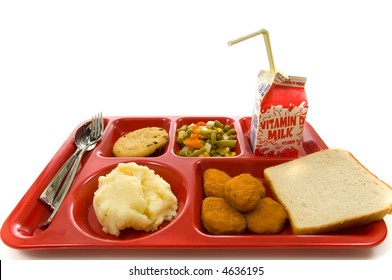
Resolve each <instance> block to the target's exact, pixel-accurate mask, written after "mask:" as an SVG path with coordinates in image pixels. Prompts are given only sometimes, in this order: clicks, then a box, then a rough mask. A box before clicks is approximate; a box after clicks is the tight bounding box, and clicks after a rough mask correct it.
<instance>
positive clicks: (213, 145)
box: [176, 120, 237, 157]
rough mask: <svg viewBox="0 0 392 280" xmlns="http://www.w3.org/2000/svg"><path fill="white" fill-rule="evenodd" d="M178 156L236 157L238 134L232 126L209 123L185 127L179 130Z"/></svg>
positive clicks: (215, 122) (217, 122) (216, 122)
mask: <svg viewBox="0 0 392 280" xmlns="http://www.w3.org/2000/svg"><path fill="white" fill-rule="evenodd" d="M176 142H177V143H178V144H179V145H180V146H181V150H180V151H179V152H178V155H180V156H185V157H232V156H236V153H235V152H234V149H235V147H236V145H237V133H236V131H235V129H234V128H232V127H231V126H230V125H223V124H222V123H221V122H220V121H218V120H215V121H208V122H206V123H205V122H198V123H196V124H194V123H192V124H190V125H183V126H182V127H180V128H179V129H177V139H176Z"/></svg>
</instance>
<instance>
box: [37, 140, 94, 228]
mask: <svg viewBox="0 0 392 280" xmlns="http://www.w3.org/2000/svg"><path fill="white" fill-rule="evenodd" d="M90 146H91V145H90ZM90 146H86V147H84V148H83V149H81V151H80V152H79V154H78V155H77V157H76V159H75V161H74V163H73V164H72V167H71V170H70V171H69V173H68V174H67V177H66V178H65V180H64V184H63V185H62V187H61V189H60V190H59V193H58V194H57V196H56V197H55V199H54V201H53V203H52V206H53V211H52V213H51V214H50V216H49V218H48V219H47V220H46V221H45V222H43V223H41V224H39V225H38V228H44V227H47V226H48V225H49V224H50V223H51V222H52V220H53V218H54V216H56V214H57V211H58V210H59V208H60V206H61V204H62V203H63V201H64V198H65V196H66V195H67V193H68V191H69V189H70V187H71V185H72V183H73V181H74V179H75V176H76V172H77V171H78V169H79V165H80V161H81V159H82V157H83V154H84V153H85V152H86V150H87V149H88V147H90Z"/></svg>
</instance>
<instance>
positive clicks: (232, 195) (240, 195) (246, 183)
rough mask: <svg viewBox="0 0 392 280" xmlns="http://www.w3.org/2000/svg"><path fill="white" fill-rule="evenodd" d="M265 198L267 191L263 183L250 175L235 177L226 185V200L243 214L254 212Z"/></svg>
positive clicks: (244, 174)
mask: <svg viewBox="0 0 392 280" xmlns="http://www.w3.org/2000/svg"><path fill="white" fill-rule="evenodd" d="M264 197H266V191H265V187H264V186H263V183H261V181H260V180H259V179H257V178H255V177H253V176H252V175H250V174H248V173H243V174H241V175H238V176H235V177H233V178H232V179H230V180H229V181H228V182H227V183H226V185H225V191H224V198H225V199H226V200H227V202H228V203H229V204H230V205H231V206H233V207H234V208H235V209H237V210H238V211H241V212H249V211H252V210H253V209H255V207H256V205H257V204H258V203H259V201H260V198H264Z"/></svg>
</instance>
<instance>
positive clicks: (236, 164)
mask: <svg viewBox="0 0 392 280" xmlns="http://www.w3.org/2000/svg"><path fill="white" fill-rule="evenodd" d="M286 161H287V159H283V158H281V159H279V158H268V159H264V160H261V159H246V158H238V159H233V160H227V159H217V160H213V161H212V160H201V161H199V162H197V163H196V168H195V169H196V174H195V190H194V200H193V202H192V204H193V207H194V213H195V216H194V226H195V227H196V228H197V230H198V231H199V232H201V233H203V234H206V235H211V234H210V233H208V232H207V231H206V230H205V228H204V227H203V224H202V221H201V204H202V202H203V199H204V198H205V194H204V189H203V173H204V172H205V171H206V170H207V169H209V168H215V169H218V170H221V171H224V172H226V173H227V174H228V175H230V176H231V177H235V176H237V175H240V174H242V173H249V174H251V175H252V176H253V177H256V178H258V179H260V180H261V182H262V183H263V185H264V187H265V188H266V191H267V196H269V197H272V198H274V197H273V194H272V193H271V191H270V190H269V188H268V185H267V183H266V182H265V180H264V175H263V172H264V169H265V168H267V167H270V166H273V165H277V164H281V163H284V162H286ZM279 234H290V229H289V227H287V226H286V228H285V229H284V230H282V232H281V233H279ZM244 235H253V236H258V235H257V234H254V233H250V232H248V231H246V232H244V233H242V234H240V235H235V236H239V237H241V236H244ZM211 236H217V235H211ZM224 236H228V235H224Z"/></svg>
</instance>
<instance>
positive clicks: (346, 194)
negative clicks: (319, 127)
mask: <svg viewBox="0 0 392 280" xmlns="http://www.w3.org/2000/svg"><path fill="white" fill-rule="evenodd" d="M264 177H265V179H266V180H267V183H268V184H269V186H270V188H271V191H272V192H273V194H274V195H275V197H276V199H277V200H278V201H279V202H280V203H281V204H282V205H283V206H284V207H285V209H286V211H287V213H288V215H289V220H290V225H291V229H292V232H293V234H324V233H327V232H331V231H336V230H339V229H343V228H347V227H351V226H355V225H363V224H368V223H371V222H373V221H376V220H381V219H383V218H384V216H385V215H386V214H391V213H392V188H391V187H390V186H388V185H387V184H386V183H384V182H383V181H381V180H380V179H378V178H377V177H376V176H375V175H374V174H372V173H370V172H369V171H368V170H367V169H366V168H365V167H364V166H363V165H362V164H361V163H359V162H358V160H357V159H356V158H355V157H354V156H353V155H352V154H351V153H350V152H348V151H345V150H342V149H327V150H322V151H319V152H316V153H313V154H309V155H307V156H304V157H302V158H298V159H295V160H293V161H289V162H286V163H283V164H280V165H277V166H273V167H269V168H266V169H265V170H264Z"/></svg>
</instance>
